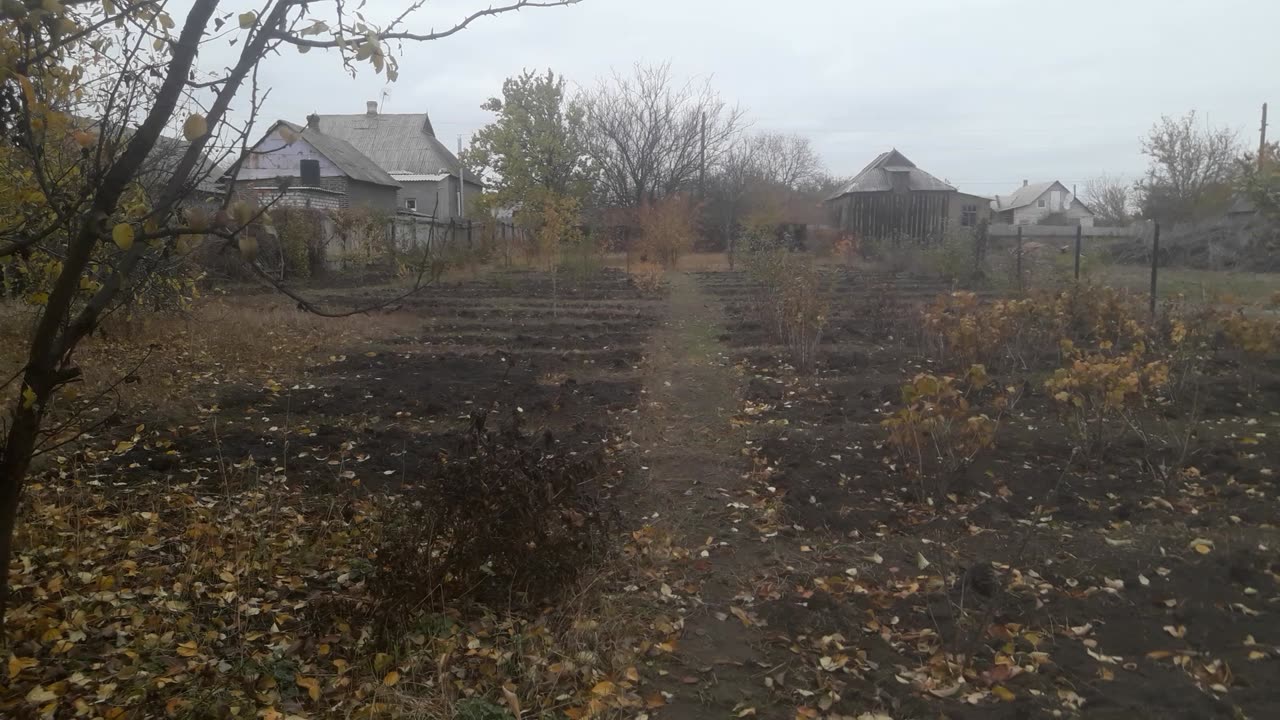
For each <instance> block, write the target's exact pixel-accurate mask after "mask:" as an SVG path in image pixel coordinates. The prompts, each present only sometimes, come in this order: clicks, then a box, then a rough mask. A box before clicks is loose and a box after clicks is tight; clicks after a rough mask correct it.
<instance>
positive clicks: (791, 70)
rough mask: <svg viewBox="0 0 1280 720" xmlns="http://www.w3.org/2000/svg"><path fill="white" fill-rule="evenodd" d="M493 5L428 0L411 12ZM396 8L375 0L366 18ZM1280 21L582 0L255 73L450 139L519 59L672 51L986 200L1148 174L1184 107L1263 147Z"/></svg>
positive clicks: (772, 124) (290, 107)
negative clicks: (368, 53)
mask: <svg viewBox="0 0 1280 720" xmlns="http://www.w3.org/2000/svg"><path fill="white" fill-rule="evenodd" d="M488 2H489V0H479V1H477V0H432V1H431V2H429V10H428V11H427V12H426V13H425V14H424V15H422V17H421V18H420V19H419V21H418V22H414V23H412V26H413V27H414V28H415V29H419V30H421V29H426V28H429V27H431V26H432V25H435V26H436V27H440V26H443V25H446V24H449V22H450V21H452V20H455V19H457V18H458V17H461V15H462V14H463V13H464V11H466V10H467V9H476V8H478V7H481V6H483V5H487V4H488ZM399 7H403V3H402V2H390V1H388V0H370V1H369V3H368V8H367V9H366V14H367V15H368V16H369V18H370V20H372V21H375V22H376V21H377V20H376V18H384V19H385V18H386V17H387V16H388V15H389V14H390V13H391V12H393V10H394V9H396V8H399ZM1277 27H1280V1H1277V0H1076V1H1075V2H1058V3H1041V2H1032V1H1031V0H912V1H909V2H908V1H906V0H903V1H900V2H896V3H894V2H885V1H884V0H875V1H874V2H872V1H870V0H583V1H582V2H581V3H579V4H577V5H574V6H570V7H563V8H553V9H532V10H524V11H521V12H520V13H518V14H510V15H504V16H500V17H497V18H487V19H484V20H482V21H479V22H478V23H477V24H475V25H473V26H472V28H471V29H468V30H467V31H465V32H464V33H462V34H459V35H455V36H453V37H451V38H448V39H445V40H441V41H437V42H432V43H426V44H409V45H406V46H405V48H404V51H403V53H402V54H401V63H400V64H401V71H400V80H399V81H398V82H397V83H395V84H392V85H387V84H386V83H385V82H384V80H383V78H382V77H380V76H377V75H374V73H373V72H372V69H371V68H369V69H368V70H367V71H362V72H361V73H360V75H359V76H358V77H356V78H355V79H352V78H350V77H349V76H347V75H346V74H344V71H343V70H342V68H341V65H340V64H339V63H338V61H337V59H336V55H334V54H329V55H328V56H326V55H325V53H323V52H319V51H313V52H312V53H310V54H308V55H305V56H302V55H297V54H294V53H293V52H292V51H288V52H287V54H286V55H284V56H282V57H280V58H271V59H269V60H268V61H267V62H266V63H265V64H264V70H265V72H264V74H263V76H262V83H263V85H264V86H270V87H272V94H271V96H270V98H269V100H268V103H267V106H266V108H265V115H266V118H268V119H276V118H285V119H290V120H294V121H296V122H303V121H304V118H305V116H306V115H307V114H308V113H310V112H320V113H344V112H347V113H353V112H362V111H363V109H364V106H365V101H366V100H377V99H382V98H383V93H386V96H385V100H384V111H385V112H421V111H423V110H426V111H428V112H430V113H431V117H432V120H433V122H434V124H435V127H436V131H437V135H439V136H440V137H441V139H443V140H445V141H446V142H447V144H448V145H449V147H451V148H452V147H455V146H456V143H457V136H458V135H459V134H461V135H463V137H464V142H465V139H466V138H467V137H469V136H470V133H472V132H474V131H475V130H476V129H477V128H478V127H480V126H481V125H483V124H484V123H485V122H487V120H488V119H489V115H488V114H487V113H485V112H484V111H482V110H480V107H479V106H480V104H481V103H482V102H484V100H485V99H486V98H488V97H490V96H493V95H496V94H498V93H499V92H500V90H501V84H502V81H503V79H504V78H506V77H508V76H510V75H513V74H515V73H518V72H519V71H520V70H521V69H522V68H536V69H544V68H548V67H549V68H551V69H553V70H555V71H556V72H558V73H563V74H564V75H566V76H567V77H568V78H569V79H570V81H571V82H574V83H577V84H581V85H590V84H592V83H594V82H595V79H596V78H598V77H600V76H602V75H607V74H608V73H609V72H610V71H611V70H612V69H615V68H616V69H620V70H626V69H629V68H630V67H631V66H632V65H633V64H634V63H636V62H646V63H661V62H670V63H671V65H672V69H673V71H674V73H675V74H677V75H679V76H697V77H704V76H709V77H711V78H712V80H713V83H714V85H715V87H716V88H717V89H718V90H719V91H720V93H721V94H722V96H723V97H724V98H725V99H726V100H728V101H729V102H731V103H738V104H740V105H741V106H742V107H744V108H745V109H746V110H747V111H748V112H749V117H750V118H751V120H752V123H753V128H754V129H757V130H778V131H785V132H795V133H802V134H804V135H807V136H808V137H810V138H811V139H812V140H813V143H814V144H815V146H816V147H817V149H818V150H819V151H820V152H821V154H822V156H823V158H824V160H825V162H826V164H827V167H828V168H829V170H830V171H831V172H833V173H835V174H838V175H851V174H854V173H856V172H857V171H858V170H860V169H861V168H862V166H864V165H865V164H866V163H867V162H868V161H869V160H870V159H872V158H873V157H874V156H875V155H876V154H878V153H879V152H881V151H883V150H886V149H888V148H890V147H897V148H898V149H899V150H901V151H903V152H904V153H905V154H906V155H907V156H908V157H910V158H911V159H912V160H913V161H915V163H916V164H917V165H919V166H921V167H922V168H924V169H926V170H928V171H929V172H931V173H933V174H934V175H937V176H938V177H941V178H945V179H947V180H949V181H950V182H952V183H953V184H956V185H958V186H959V187H960V189H962V190H966V191H969V192H974V193H978V194H984V195H992V194H995V193H1004V192H1007V191H1010V190H1012V189H1013V188H1014V187H1015V186H1016V185H1018V184H1020V183H1021V180H1022V179H1023V178H1026V179H1030V180H1031V181H1033V182H1035V181H1039V180H1052V179H1059V180H1062V181H1063V182H1065V183H1067V184H1068V185H1070V184H1072V183H1083V182H1084V181H1085V180H1086V179H1087V178H1089V177H1092V176H1095V175H1098V174H1100V173H1104V172H1105V173H1111V174H1119V175H1124V176H1128V177H1136V176H1137V175H1139V174H1141V172H1142V169H1143V168H1144V167H1145V162H1144V158H1143V157H1142V156H1141V155H1140V153H1139V148H1138V143H1139V139H1140V137H1141V136H1142V135H1143V134H1144V133H1145V132H1146V130H1147V129H1148V128H1150V126H1151V124H1152V123H1153V122H1154V121H1155V120H1157V119H1158V118H1159V117H1160V115H1161V114H1180V113H1183V112H1185V111H1187V110H1189V109H1192V108H1194V109H1196V110H1198V111H1199V112H1200V113H1201V114H1202V115H1203V116H1204V117H1206V118H1208V119H1209V120H1210V121H1211V122H1213V123H1215V124H1221V125H1228V126H1230V127H1232V128H1235V129H1237V130H1238V131H1239V132H1240V134H1241V138H1242V141H1244V142H1246V143H1248V144H1254V145H1256V143H1257V129H1258V124H1259V110H1260V106H1261V104H1262V103H1263V102H1264V101H1268V100H1270V101H1273V105H1274V104H1276V102H1280V43H1277V42H1276V41H1275V35H1274V32H1275V29H1276V28H1277ZM210 59H211V58H208V57H206V58H205V60H206V61H207V60H210ZM206 66H207V65H206ZM1278 113H1280V109H1278ZM1278 116H1280V114H1278ZM1278 124H1280V123H1278ZM1273 136H1274V137H1280V128H1277V129H1276V131H1275V132H1274V133H1273Z"/></svg>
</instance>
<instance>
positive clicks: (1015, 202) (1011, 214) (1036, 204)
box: [991, 180, 1093, 227]
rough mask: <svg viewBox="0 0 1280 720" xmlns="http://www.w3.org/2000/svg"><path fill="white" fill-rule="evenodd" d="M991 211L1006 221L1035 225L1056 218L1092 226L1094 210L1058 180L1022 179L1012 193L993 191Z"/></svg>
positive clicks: (994, 216)
mask: <svg viewBox="0 0 1280 720" xmlns="http://www.w3.org/2000/svg"><path fill="white" fill-rule="evenodd" d="M991 213H992V217H993V218H994V220H995V222H998V223H1004V224H1008V225H1038V224H1041V223H1044V222H1046V221H1052V220H1054V219H1055V218H1056V219H1059V220H1060V222H1057V223H1056V224H1059V225H1079V226H1081V227H1093V211H1092V210H1090V209H1089V207H1088V206H1087V205H1085V204H1084V203H1082V202H1080V199H1079V198H1077V197H1076V196H1075V193H1073V192H1071V190H1069V189H1068V188H1067V186H1066V185H1063V184H1062V183H1060V182H1058V181H1057V180H1051V181H1049V182H1040V183H1030V182H1027V181H1026V180H1023V181H1022V187H1020V188H1018V189H1017V190H1014V191H1013V192H1012V193H1010V194H1008V195H996V197H995V199H994V200H992V201H991ZM1050 224H1053V223H1052V222H1050Z"/></svg>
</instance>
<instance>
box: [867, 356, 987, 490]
mask: <svg viewBox="0 0 1280 720" xmlns="http://www.w3.org/2000/svg"><path fill="white" fill-rule="evenodd" d="M987 384H988V378H987V371H986V368H984V367H983V366H981V365H974V366H972V367H971V368H969V372H968V373H967V374H966V375H965V377H964V380H963V384H962V381H960V380H958V379H957V378H954V377H951V376H949V375H941V376H939V375H932V374H926V373H921V374H919V375H916V376H915V377H914V378H912V380H911V382H909V383H907V384H906V385H903V386H902V404H903V407H902V408H900V409H899V410H897V411H896V412H894V413H893V415H891V416H889V417H888V418H886V419H885V420H883V421H881V425H882V426H883V427H884V428H885V429H886V430H887V431H888V434H889V437H888V444H889V446H890V447H891V448H893V449H894V451H895V452H896V453H897V455H898V458H899V460H900V461H901V462H902V463H903V465H904V466H905V467H906V469H907V472H909V473H911V474H913V475H915V477H916V478H917V480H918V481H919V483H920V491H921V495H922V497H928V496H929V491H930V489H932V490H934V491H936V496H937V497H942V496H945V495H946V494H947V492H948V489H949V488H950V485H951V480H952V478H953V477H954V476H955V475H956V474H957V473H959V472H960V471H961V470H963V469H964V468H965V467H966V466H967V465H968V464H969V463H971V462H972V461H973V460H974V458H976V457H977V456H978V454H979V453H981V452H982V451H984V450H987V449H989V448H991V447H992V446H993V445H994V444H995V435H996V429H997V427H998V426H999V414H997V417H996V418H995V419H993V418H991V417H989V416H988V415H986V414H984V413H980V412H976V411H974V409H973V408H972V406H971V404H970V400H969V398H970V397H971V396H974V395H976V394H977V393H978V392H979V391H981V390H982V389H983V388H985V387H986V386H987ZM1005 405H1006V401H1005V399H1004V398H1003V396H1000V397H997V399H996V407H997V408H998V410H999V411H1000V412H1003V411H1004V408H1005ZM930 478H932V479H933V481H934V485H933V487H932V488H930V487H929V486H928V482H927V481H928V479H930Z"/></svg>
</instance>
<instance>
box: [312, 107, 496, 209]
mask: <svg viewBox="0 0 1280 720" xmlns="http://www.w3.org/2000/svg"><path fill="white" fill-rule="evenodd" d="M307 128H308V129H309V130H316V131H319V132H321V133H323V134H324V135H326V136H329V137H333V138H338V139H340V140H342V141H344V142H346V143H349V144H350V145H351V146H352V147H353V148H355V149H356V150H358V151H359V152H360V153H362V154H363V155H364V156H365V157H367V158H369V159H370V160H371V161H373V163H374V164H375V165H377V166H378V167H380V168H382V169H383V170H385V171H386V172H387V173H389V174H390V175H391V177H393V178H395V180H396V182H397V183H398V184H399V185H400V193H399V199H398V203H397V205H398V207H399V208H400V210H401V211H407V212H413V213H418V214H421V215H430V216H434V217H435V218H436V219H437V220H449V219H451V218H456V217H467V216H468V215H469V213H467V212H466V207H467V206H469V205H470V204H471V201H472V200H473V199H475V198H478V197H480V193H481V192H483V190H484V186H483V185H482V184H481V183H480V180H479V178H477V177H475V176H474V175H472V174H471V173H468V172H466V171H465V170H464V169H463V167H462V163H460V162H459V161H458V158H457V156H455V155H454V154H453V153H451V152H449V148H447V147H445V145H444V143H442V142H440V140H439V139H438V138H436V133H435V128H434V127H432V125H431V117H430V116H429V115H428V114H427V113H425V112H422V113H394V114H384V113H381V112H379V110H378V103H376V102H373V101H370V102H368V103H366V105H365V111H364V112H363V113H360V114H356V115H311V116H309V117H308V118H307Z"/></svg>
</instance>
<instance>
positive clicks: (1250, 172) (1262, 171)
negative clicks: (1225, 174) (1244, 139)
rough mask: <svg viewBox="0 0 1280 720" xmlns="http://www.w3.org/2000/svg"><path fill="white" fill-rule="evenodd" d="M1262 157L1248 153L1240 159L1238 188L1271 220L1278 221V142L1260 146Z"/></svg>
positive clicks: (1279, 163) (1279, 151) (1279, 191)
mask: <svg viewBox="0 0 1280 720" xmlns="http://www.w3.org/2000/svg"><path fill="white" fill-rule="evenodd" d="M1262 152H1263V155H1262V159H1261V160H1259V159H1258V156H1257V155H1256V154H1253V153H1250V154H1248V155H1246V156H1245V157H1244V158H1243V159H1242V160H1241V161H1240V165H1241V167H1242V168H1243V172H1242V173H1241V177H1240V190H1241V191H1242V192H1243V193H1244V195H1245V197H1247V198H1248V199H1249V200H1250V201H1251V202H1252V203H1253V205H1254V207H1256V208H1257V209H1258V212H1260V213H1262V215H1263V216H1264V217H1266V218H1268V219H1270V220H1271V221H1272V222H1280V143H1268V144H1267V146H1266V147H1263V148H1262Z"/></svg>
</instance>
